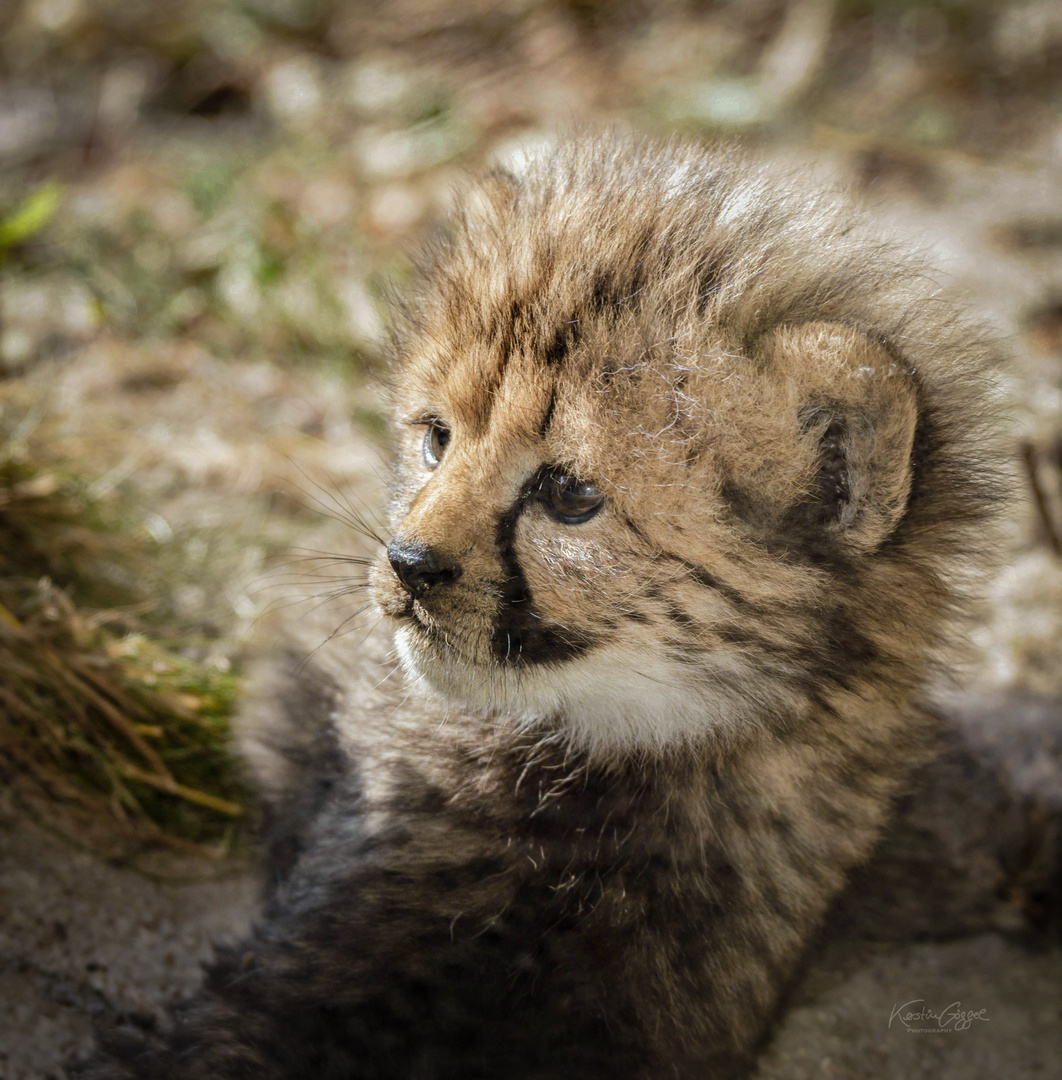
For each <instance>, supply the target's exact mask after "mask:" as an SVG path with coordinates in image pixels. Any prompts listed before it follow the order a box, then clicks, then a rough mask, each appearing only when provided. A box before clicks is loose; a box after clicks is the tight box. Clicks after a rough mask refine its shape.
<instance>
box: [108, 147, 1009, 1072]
mask: <svg viewBox="0 0 1062 1080" xmlns="http://www.w3.org/2000/svg"><path fill="white" fill-rule="evenodd" d="M463 205H464V209H463V211H462V212H461V213H460V214H458V215H456V216H455V219H454V220H453V221H452V223H451V227H450V229H449V231H448V232H447V233H446V235H445V236H444V237H443V238H441V239H440V240H439V241H438V242H437V243H436V244H435V246H434V247H433V248H432V249H431V250H430V251H429V252H428V253H427V255H426V258H425V260H424V268H423V270H422V271H421V273H420V276H419V278H418V280H417V281H416V283H415V284H414V286H413V287H412V289H411V291H410V295H409V297H408V299H407V301H406V302H405V303H404V305H403V308H402V310H401V311H400V313H399V315H398V317H397V319H396V334H395V368H394V380H393V388H394V422H395V426H394V432H395V441H396V444H397V453H396V461H395V469H394V483H393V488H392V499H391V508H390V514H391V524H392V527H393V539H391V540H390V543H389V544H388V545H387V547H386V550H382V551H381V552H380V555H379V558H378V560H377V562H376V563H375V565H374V566H373V569H372V572H371V592H372V596H373V599H374V601H375V603H376V605H377V607H378V609H379V611H380V612H381V613H382V615H383V618H382V620H381V631H380V634H382V635H384V636H387V635H391V634H393V640H394V644H395V646H396V653H397V657H398V660H397V661H391V660H389V659H388V658H387V655H386V647H387V646H385V645H377V644H374V641H372V640H370V642H368V643H367V644H366V645H365V646H364V650H365V651H364V652H363V653H362V654H361V655H360V656H359V657H355V656H353V655H352V650H351V649H350V648H349V647H348V646H347V645H346V644H345V643H346V642H347V641H348V640H350V639H348V638H337V639H336V641H335V642H333V643H332V644H331V645H330V646H329V647H328V648H326V649H323V650H321V652H320V653H318V654H316V655H315V658H314V660H313V661H312V662H311V663H310V664H309V666H305V667H302V668H300V671H301V674H300V675H299V676H297V677H295V678H293V679H280V678H279V677H278V679H277V680H275V681H274V682H271V683H263V689H261V690H260V692H259V699H258V703H257V704H256V705H255V707H254V709H253V710H251V715H252V718H253V720H254V723H253V724H251V725H250V726H249V727H248V732H249V734H248V735H247V736H246V739H245V741H246V744H247V753H248V756H249V757H250V758H251V759H252V760H253V761H254V762H256V763H257V764H258V766H259V767H260V770H261V773H262V776H263V783H264V784H265V785H266V787H271V788H272V789H275V801H274V803H273V807H274V813H275V814H276V815H278V820H281V821H283V820H285V819H284V815H285V814H288V815H289V818H290V819H291V820H293V821H297V822H298V825H297V827H295V826H292V827H290V828H288V831H287V832H286V833H285V834H284V835H285V843H286V844H287V845H288V846H287V847H286V848H285V850H286V852H287V854H286V855H285V862H284V866H283V872H282V876H283V881H282V882H281V884H280V885H279V886H278V887H277V890H276V892H275V895H274V897H273V899H272V900H271V902H270V907H269V910H268V913H267V917H266V919H265V921H264V922H263V924H262V925H261V927H260V928H259V930H258V931H257V932H256V934H255V936H254V938H253V940H252V941H251V942H249V943H248V944H247V945H246V946H244V947H241V948H240V949H237V950H236V951H235V952H234V953H233V955H232V956H231V957H227V956H226V957H222V959H221V960H220V961H219V962H218V964H217V965H216V966H215V968H214V970H213V972H212V974H211V976H210V980H209V984H208V987H207V989H206V990H204V991H203V993H202V994H201V995H200V997H199V998H198V999H196V1000H195V1001H193V1002H192V1003H191V1004H190V1005H188V1006H186V1007H185V1009H184V1011H183V1013H182V1015H181V1018H180V1020H179V1022H178V1024H177V1027H176V1029H175V1033H174V1034H173V1035H172V1036H170V1037H168V1038H167V1039H165V1040H162V1041H160V1042H159V1043H158V1044H157V1045H154V1044H151V1045H143V1044H138V1046H137V1047H136V1049H135V1051H134V1050H130V1049H128V1048H125V1049H122V1048H119V1049H117V1050H116V1051H115V1056H113V1057H112V1058H111V1059H109V1063H106V1064H99V1065H97V1066H96V1067H95V1070H96V1071H90V1072H89V1073H88V1075H90V1076H92V1077H98V1078H103V1077H112V1078H116V1077H133V1076H137V1077H147V1076H151V1077H211V1078H214V1080H218V1078H224V1077H232V1078H234V1080H235V1078H236V1077H244V1076H251V1075H253V1076H255V1077H262V1078H266V1080H268V1078H274V1077H275V1078H303V1077H305V1078H309V1077H313V1078H315V1080H328V1078H335V1080H339V1078H347V1077H359V1078H362V1077H364V1078H368V1077H373V1078H377V1077H378V1078H385V1077H386V1078H398V1077H402V1078H407V1077H408V1078H414V1077H418V1078H419V1077H425V1078H427V1077H432V1078H436V1080H442V1078H454V1080H457V1078H461V1080H467V1078H469V1077H494V1078H500V1077H505V1078H532V1077H534V1078H554V1077H573V1078H576V1077H578V1078H580V1080H587V1078H594V1077H601V1078H604V1077H608V1078H610V1080H612V1078H615V1077H618V1076H622V1077H644V1078H647V1080H648V1078H653V1080H656V1078H661V1077H679V1078H690V1080H693V1078H696V1080H705V1078H720V1077H729V1076H739V1075H742V1074H743V1072H744V1071H745V1070H747V1068H748V1067H749V1064H750V1062H751V1059H752V1054H753V1051H754V1049H755V1047H756V1046H757V1044H758V1042H759V1041H760V1040H761V1039H762V1037H763V1035H764V1032H765V1030H766V1028H767V1026H768V1024H769V1021H770V1018H771V1015H772V1011H773V1009H774V1007H775V1004H776V1002H777V1000H778V998H779V995H780V994H781V992H782V991H783V990H784V989H785V987H786V985H787V980H788V979H789V977H790V975H791V973H792V972H793V970H794V968H795V966H796V964H797V961H798V960H799V958H800V956H801V952H802V949H803V947H804V946H805V943H806V942H807V941H808V940H809V938H810V937H811V935H812V934H813V933H814V932H815V930H816V928H817V926H818V925H819V923H820V921H821V919H822V917H823V915H824V912H825V911H826V908H827V906H828V904H829V903H830V901H831V899H832V898H834V896H835V895H836V894H837V892H838V890H839V889H840V888H841V887H842V885H843V883H844V881H845V879H846V875H847V873H848V871H849V870H850V869H851V868H853V867H855V866H856V865H858V864H859V863H860V862H861V861H863V860H864V859H865V858H866V857H867V855H868V853H869V851H870V850H871V847H872V845H873V844H874V842H875V840H876V838H877V837H878V835H879V833H880V832H881V829H882V827H883V825H884V824H885V822H886V820H887V818H888V815H889V808H890V802H891V800H892V799H893V797H894V795H895V794H896V793H897V791H898V790H899V789H900V787H901V786H902V784H903V782H904V778H905V776H906V775H907V773H908V772H909V771H910V769H911V768H912V766H913V765H914V764H915V763H917V762H919V761H921V760H922V759H923V757H924V755H925V751H926V747H927V745H928V743H929V741H930V730H929V729H930V724H929V721H928V720H927V718H926V714H925V713H924V711H923V710H922V709H921V708H920V707H919V704H918V698H919V694H920V692H921V690H922V687H923V685H924V683H925V682H926V679H927V677H928V676H929V674H930V673H931V671H932V670H933V668H934V667H935V666H936V665H937V664H939V662H940V660H941V658H942V657H943V656H944V650H945V646H946V645H947V643H948V641H949V639H950V638H951V637H952V636H954V635H953V630H952V626H953V623H954V617H955V615H956V613H957V612H958V611H960V610H961V608H962V604H963V581H964V580H966V578H967V577H968V573H969V570H970V567H971V565H972V564H973V563H974V562H975V560H976V556H977V553H978V548H979V547H980V545H981V540H982V535H983V532H984V529H985V527H986V525H987V523H988V522H989V521H990V519H991V516H992V508H993V504H994V502H995V497H996V488H997V486H998V485H997V482H996V480H995V479H994V476H995V473H994V463H993V455H992V451H991V449H990V447H991V445H992V444H991V439H990V432H988V431H986V422H985V420H984V417H985V416H986V412H987V410H986V402H985V397H986V391H985V379H984V376H983V370H984V366H985V364H986V357H985V353H984V349H983V347H982V346H981V345H980V344H979V342H978V339H977V336H976V334H974V333H972V332H971V331H969V330H968V329H966V328H965V327H964V326H963V324H962V322H961V321H960V320H958V319H957V318H956V317H954V316H953V315H952V314H951V313H950V311H949V309H948V308H947V307H946V306H945V305H943V304H942V303H941V302H940V301H939V299H938V298H936V297H935V296H934V295H933V294H932V290H931V288H930V286H928V285H927V284H926V281H925V278H924V276H923V274H922V270H921V267H920V266H919V265H918V264H917V263H916V262H911V261H908V260H907V259H905V258H904V257H902V256H900V255H898V254H897V253H896V252H895V251H893V250H892V249H891V248H890V247H889V246H888V245H886V244H884V243H882V242H881V241H880V240H878V239H876V238H874V237H872V236H870V235H868V234H866V233H865V232H864V231H863V227H862V226H861V225H860V223H859V222H858V221H857V220H856V219H855V218H854V216H853V214H852V212H851V211H850V210H849V209H846V208H845V207H844V205H842V204H841V203H840V202H839V201H838V200H836V199H834V198H833V197H830V196H826V195H821V194H816V193H814V192H813V191H809V190H807V189H806V188H805V186H804V185H803V184H802V183H801V182H799V181H794V180H792V179H789V180H782V181H780V180H779V179H778V178H777V177H776V176H775V175H774V174H772V173H771V172H769V171H765V170H761V169H760V168H758V167H756V166H753V165H751V164H749V163H748V162H747V161H745V160H744V159H742V158H741V157H739V156H736V155H732V154H730V153H727V152H716V151H706V150H703V149H700V148H697V147H693V146H684V145H679V144H670V145H659V144H654V143H652V142H643V143H637V144H632V143H626V142H619V141H616V140H605V139H601V140H574V141H570V142H567V143H565V144H562V145H561V146H560V148H559V149H557V150H556V151H555V152H553V153H551V154H549V155H545V156H543V157H541V158H539V159H537V160H533V161H531V162H529V163H528V164H527V166H526V168H524V169H522V170H521V171H520V172H519V174H510V173H507V172H495V173H493V174H490V175H488V176H487V177H486V178H485V179H483V180H482V181H480V182H478V183H477V184H475V185H474V186H472V187H471V189H470V190H469V191H468V192H467V193H466V198H465V200H464V204H463ZM378 636H379V635H378ZM373 650H376V653H374V651H373ZM377 653H378V654H379V659H378V660H376V661H373V663H370V664H366V662H365V660H364V656H365V655H376V654H377ZM307 763H309V764H307ZM278 778H279V779H278ZM281 831H282V832H283V829H281ZM248 956H250V957H251V959H250V960H249V961H248V960H247V957H248ZM241 958H242V959H241Z"/></svg>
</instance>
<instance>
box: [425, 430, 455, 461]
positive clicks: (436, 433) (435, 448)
mask: <svg viewBox="0 0 1062 1080" xmlns="http://www.w3.org/2000/svg"><path fill="white" fill-rule="evenodd" d="M425 423H426V425H427V428H428V430H427V431H426V432H425V433H424V451H423V452H424V464H425V465H427V466H428V468H429V469H434V468H435V467H436V466H437V465H438V464H439V462H440V461H442V459H443V454H445V453H446V448H447V446H449V445H450V429H449V428H448V427H447V426H446V425H445V424H444V423H443V422H442V421H441V420H436V419H431V420H427V421H425Z"/></svg>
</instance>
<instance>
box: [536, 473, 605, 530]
mask: <svg viewBox="0 0 1062 1080" xmlns="http://www.w3.org/2000/svg"><path fill="white" fill-rule="evenodd" d="M532 495H533V497H534V498H536V499H537V500H538V501H539V502H540V503H542V505H543V506H545V508H546V511H547V512H548V513H549V515H550V517H552V518H553V519H554V520H556V521H559V522H561V524H563V525H581V524H582V523H583V522H584V521H589V520H590V519H591V518H592V517H593V516H594V515H595V514H596V513H597V512H598V511H599V510H600V509H601V507H602V506H603V505H604V502H605V496H604V495H602V494H601V492H600V491H598V489H597V488H596V487H594V485H593V484H590V483H587V482H586V481H584V480H579V479H577V478H576V477H574V476H571V475H570V474H569V473H568V472H567V471H566V470H564V469H562V468H559V467H557V468H552V469H548V470H546V471H545V472H544V473H543V474H542V476H541V477H540V478H539V480H538V482H537V484H536V485H535V487H534V490H533V491H532Z"/></svg>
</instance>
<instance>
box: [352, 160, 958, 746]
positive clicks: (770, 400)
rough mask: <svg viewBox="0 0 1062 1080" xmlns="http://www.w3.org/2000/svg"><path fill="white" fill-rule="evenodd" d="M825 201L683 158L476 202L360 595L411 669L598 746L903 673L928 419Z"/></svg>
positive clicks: (434, 305)
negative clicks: (388, 514) (866, 306)
mask: <svg viewBox="0 0 1062 1080" xmlns="http://www.w3.org/2000/svg"><path fill="white" fill-rule="evenodd" d="M657 153H658V154H659V153H660V152H659V151H657ZM595 154H596V155H597V156H596V157H595ZM624 170H626V171H627V173H628V174H630V173H631V172H632V170H633V174H632V175H627V174H625V172H624ZM820 210H821V211H822V213H821V215H820V217H819V219H818V221H817V223H816V221H815V220H814V219H812V222H811V224H809V221H808V208H807V204H806V202H805V201H804V200H803V199H799V198H790V199H788V201H787V200H786V198H784V197H781V196H779V195H778V193H777V192H774V191H772V189H771V187H770V180H769V178H764V177H759V176H757V175H755V174H750V173H749V171H748V170H747V168H746V167H744V166H742V165H741V164H740V163H738V164H734V163H732V162H729V161H728V160H726V159H723V160H722V161H720V160H718V159H712V158H710V157H707V156H705V155H703V154H702V153H701V152H699V151H692V150H676V149H671V150H668V151H665V152H664V153H663V155H662V160H661V159H658V160H656V161H655V162H654V166H653V169H652V170H650V169H648V168H647V163H646V162H645V161H641V162H639V161H637V155H632V156H631V160H629V161H619V162H617V161H609V160H605V159H603V158H602V157H601V154H600V150H596V151H588V152H587V153H586V154H583V155H582V156H580V154H579V153H578V152H576V153H572V154H569V155H568V156H567V157H564V158H561V159H557V160H553V161H551V162H543V163H539V164H538V165H537V166H533V167H532V168H531V169H530V170H529V172H528V173H527V174H526V175H524V176H521V177H520V178H515V177H510V176H505V175H501V176H493V177H492V178H490V179H489V180H488V181H486V182H485V183H483V184H481V185H480V187H479V188H478V189H476V190H475V191H474V192H473V193H472V195H471V196H470V198H469V210H468V211H467V212H466V215H465V216H464V217H463V218H462V219H461V220H459V221H458V222H457V223H456V225H455V227H454V235H453V236H452V237H451V238H450V239H449V241H448V242H447V243H446V244H445V245H442V246H440V248H439V249H438V250H437V251H436V252H434V253H433V255H432V259H431V268H430V269H429V270H427V271H425V273H424V277H423V279H422V281H421V284H420V287H419V289H418V290H417V291H416V293H415V297H414V299H413V301H411V303H410V306H409V308H408V310H407V311H406V313H405V317H404V319H403V321H402V324H401V330H400V332H399V335H398V340H397V354H398V369H397V376H396V378H395V401H394V406H395V415H396V427H395V430H396V440H397V444H398V458H397V466H396V478H395V484H394V489H393V499H392V508H391V510H392V526H393V529H394V538H393V540H392V541H391V543H390V546H389V547H388V549H387V551H386V554H385V555H382V556H381V558H380V560H379V561H378V563H377V565H376V566H375V567H374V568H373V573H372V583H373V592H374V597H375V600H376V602H377V604H378V606H379V607H380V609H381V610H382V611H383V612H384V614H385V615H387V616H389V617H390V618H391V619H392V620H393V622H394V625H395V630H396V644H397V649H398V653H399V656H400V657H401V660H402V663H403V665H404V666H405V668H406V669H407V671H408V672H409V673H410V674H411V675H412V676H413V677H414V678H415V679H416V680H418V681H420V682H421V683H423V684H426V685H427V686H428V687H430V688H431V689H432V690H433V691H435V692H437V693H441V694H442V695H443V696H445V697H447V698H449V699H452V700H455V701H458V702H462V703H471V704H473V705H474V706H476V707H481V708H486V709H492V710H496V711H498V712H499V713H500V714H501V713H503V714H505V715H506V716H509V717H515V718H517V719H520V720H523V721H526V722H527V724H529V725H533V726H536V727H544V728H547V729H548V728H553V729H556V730H559V731H561V732H562V733H564V734H566V735H567V736H568V737H570V738H571V739H572V740H573V741H574V742H575V743H577V744H580V745H582V746H585V747H589V748H591V749H600V750H601V751H602V752H604V753H614V752H616V751H617V750H649V751H658V750H660V749H662V748H668V747H674V746H678V745H690V744H695V743H699V742H703V741H704V740H706V739H717V740H720V739H722V740H725V739H729V738H739V737H747V736H749V735H754V734H755V732H756V731H757V730H759V729H763V728H764V726H765V725H766V726H770V725H777V726H783V727H784V726H786V725H787V724H788V723H789V722H790V721H792V720H793V719H795V718H798V717H800V716H803V715H806V714H807V713H808V711H809V710H810V709H812V708H813V707H814V706H815V705H816V704H819V705H821V704H822V702H823V701H824V700H826V701H828V700H829V697H830V695H831V694H851V693H858V692H860V691H859V686H858V682H859V679H860V678H861V677H862V676H861V675H860V672H863V671H869V670H870V669H872V668H874V666H875V665H877V666H878V667H879V669H880V671H881V672H885V671H888V670H894V671H898V670H903V671H905V672H908V673H909V665H910V663H911V657H912V656H914V655H915V654H917V652H918V651H919V650H920V649H921V650H923V651H924V650H925V649H926V648H927V647H928V639H927V638H926V637H925V636H922V637H920V635H919V632H918V631H917V629H914V630H912V629H911V627H912V626H915V627H917V626H918V625H920V624H925V623H927V622H929V621H931V620H926V619H924V618H922V617H921V616H920V614H919V613H920V611H921V608H920V607H919V605H923V606H924V605H926V604H930V603H932V598H931V595H930V594H931V593H932V588H931V582H930V579H929V577H928V575H927V573H926V567H927V566H928V565H929V562H930V561H931V554H932V543H933V541H932V536H931V534H932V528H930V527H929V526H928V524H927V523H926V521H919V520H918V513H917V508H916V507H914V506H913V503H914V502H916V501H917V494H918V491H919V490H920V488H921V487H922V486H924V484H923V483H922V481H924V480H925V479H926V477H927V476H928V471H929V470H931V469H932V468H934V467H937V466H936V465H934V462H933V459H932V454H931V453H930V451H929V450H928V449H925V450H920V451H919V452H918V453H915V452H914V451H915V445H916V438H917V437H919V432H921V433H922V436H924V435H925V432H926V431H927V430H928V428H927V425H929V424H931V422H932V418H930V417H928V416H927V415H926V414H925V412H924V410H920V408H919V398H920V383H919V379H920V378H921V376H920V375H919V374H918V373H917V372H916V360H917V358H913V357H911V356H910V355H906V354H905V352H904V349H903V347H902V346H897V345H895V344H894V340H893V338H894V336H895V335H896V334H897V333H898V332H899V331H898V329H897V327H896V326H894V325H893V324H892V323H891V322H890V323H888V324H887V325H884V326H876V325H875V324H873V323H871V322H870V321H869V319H868V317H867V315H866V313H865V311H864V310H863V309H861V308H860V309H851V306H850V307H849V309H846V306H845V305H846V303H848V304H850V297H851V295H852V288H851V281H852V279H853V276H855V277H857V278H858V277H859V275H863V276H865V275H866V270H865V267H864V265H863V264H864V261H865V259H866V258H867V256H866V253H865V252H864V250H862V249H860V248H859V247H858V246H853V244H854V242H853V241H852V240H851V239H850V237H849V236H848V232H847V231H846V230H845V229H844V228H843V224H841V223H839V211H838V210H837V209H836V207H832V206H831V205H829V204H826V205H825V206H824V207H820ZM772 260H773V261H772ZM846 274H847V275H848V276H847V278H846V277H845V275H846ZM874 288H877V289H878V291H879V292H880V291H881V290H882V289H884V288H885V286H884V285H883V284H882V283H878V284H877V285H875V286H874ZM831 289H832V293H831ZM867 291H868V292H869V291H872V290H871V286H870V285H868V286H867ZM876 300H877V301H880V300H881V298H880V297H877V298H876ZM875 310H876V311H879V313H880V305H879V304H878V303H875ZM886 310H887V305H886ZM904 318H907V319H908V321H909V316H907V315H904ZM886 335H889V336H888V337H887V336H886ZM920 425H921V426H920ZM923 441H925V440H924V438H923ZM927 446H928V443H927ZM920 476H921V480H920ZM908 519H910V520H908ZM920 543H921V544H923V545H924V546H925V550H924V551H923V552H922V554H923V556H924V557H922V558H921V559H920V558H918V557H916V556H918V553H919V546H918V545H919V544H920ZM939 592H940V590H939V588H938V589H937V593H939ZM886 611H887V614H885V612H886ZM898 625H899V626H900V627H901V628H902V630H903V632H902V633H898V632H897V630H896V627H897V626H898ZM904 664H907V665H908V666H907V667H904ZM879 683H880V680H879Z"/></svg>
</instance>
